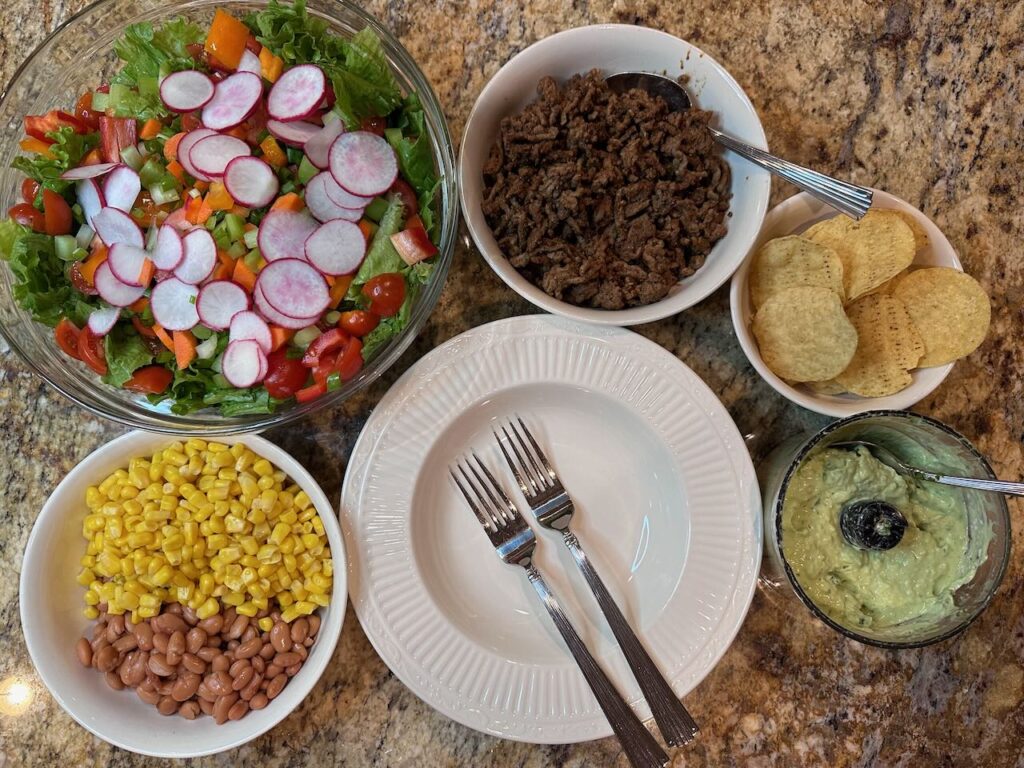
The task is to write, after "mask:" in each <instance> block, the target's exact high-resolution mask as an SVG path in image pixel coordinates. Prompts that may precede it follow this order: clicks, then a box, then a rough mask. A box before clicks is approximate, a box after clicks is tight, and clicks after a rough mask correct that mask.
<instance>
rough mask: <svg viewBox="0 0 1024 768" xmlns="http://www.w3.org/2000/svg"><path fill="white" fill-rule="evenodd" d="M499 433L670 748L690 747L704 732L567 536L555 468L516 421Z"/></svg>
mask: <svg viewBox="0 0 1024 768" xmlns="http://www.w3.org/2000/svg"><path fill="white" fill-rule="evenodd" d="M501 431H502V434H504V435H505V440H504V442H503V441H502V439H501V437H500V436H499V435H498V433H497V432H495V433H494V437H495V439H496V440H497V441H498V447H499V448H501V452H502V454H503V455H504V456H505V461H507V462H508V466H509V468H510V469H511V470H512V474H513V475H515V477H516V482H518V483H519V487H520V489H522V491H523V496H525V497H526V501H527V502H528V503H529V505H530V509H531V510H532V511H533V514H534V515H535V516H536V518H537V521H538V522H539V523H540V524H541V525H543V526H544V527H546V528H552V529H554V530H556V531H559V532H561V534H562V538H563V539H564V540H565V544H566V546H567V547H569V551H570V552H572V556H573V559H575V560H576V565H578V566H579V569H580V571H582V573H583V577H584V578H585V579H586V580H587V584H588V585H589V586H590V591H591V592H593V593H594V597H595V599H596V600H597V604H598V605H599V606H601V611H602V612H603V613H604V616H605V619H607V620H608V624H609V625H610V626H611V628H612V633H613V634H614V635H615V639H616V640H617V641H618V642H619V647H620V648H622V653H623V654H624V655H625V657H626V661H627V662H628V663H629V668H630V669H631V670H632V671H633V675H634V677H636V681H637V683H639V685H640V690H641V691H643V694H644V698H646V699H647V703H648V704H650V706H651V713H652V714H653V715H654V720H655V722H657V723H658V728H659V729H660V730H661V735H662V736H663V737H664V739H665V741H667V742H668V743H669V744H671V745H672V746H680V745H682V744H686V743H687V742H688V741H690V740H691V739H693V737H694V736H696V735H697V731H698V730H700V729H699V728H698V727H697V723H696V722H695V721H694V719H693V718H692V717H691V716H690V713H689V712H687V711H686V707H684V706H683V703H682V702H681V701H680V700H679V698H678V697H677V696H676V695H675V693H674V692H673V691H672V686H670V685H669V684H668V681H667V680H665V677H664V676H663V675H662V674H661V672H660V671H659V670H658V667H657V666H656V665H655V663H654V661H653V660H652V659H651V657H650V655H649V654H648V653H647V651H646V650H645V649H644V647H643V645H642V644H641V643H640V640H639V639H638V638H637V636H636V634H635V633H634V632H633V630H632V628H631V627H630V626H629V622H628V621H626V619H625V617H624V616H623V615H622V611H620V610H619V607H618V606H617V605H616V604H615V600H614V599H613V598H612V596H611V594H609V592H608V589H607V588H606V587H605V585H604V582H602V581H601V577H600V576H599V575H598V574H597V570H595V568H594V566H593V564H592V563H591V562H590V559H589V558H588V557H587V554H586V552H584V551H583V547H582V546H580V542H579V539H577V538H576V534H574V533H573V532H572V531H570V530H569V523H570V521H571V520H572V515H573V512H574V507H573V503H572V499H571V498H569V494H568V493H566V491H565V488H564V487H563V486H562V483H561V481H560V480H559V479H558V475H556V474H555V470H554V469H552V467H551V463H550V462H549V461H548V459H547V457H546V456H545V455H544V452H543V451H542V450H541V449H540V446H539V445H538V444H537V441H536V440H534V438H533V435H532V434H530V431H529V430H528V429H527V428H526V425H525V424H524V423H523V420H522V419H521V418H519V417H518V416H517V417H516V418H515V419H514V420H513V419H510V420H509V422H508V426H507V427H505V426H502V427H501ZM510 432H511V434H510ZM506 443H507V445H508V448H506ZM509 449H511V454H510V453H509ZM513 454H514V455H515V459H513Z"/></svg>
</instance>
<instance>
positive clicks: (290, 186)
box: [279, 179, 295, 195]
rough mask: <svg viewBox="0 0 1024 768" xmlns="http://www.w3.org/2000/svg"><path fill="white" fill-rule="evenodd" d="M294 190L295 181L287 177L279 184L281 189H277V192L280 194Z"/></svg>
mask: <svg viewBox="0 0 1024 768" xmlns="http://www.w3.org/2000/svg"><path fill="white" fill-rule="evenodd" d="M294 191H295V181H294V180H292V179H289V180H288V181H286V182H284V183H283V184H282V185H281V189H280V190H279V192H280V193H281V194H282V195H287V194H288V193H289V192H294Z"/></svg>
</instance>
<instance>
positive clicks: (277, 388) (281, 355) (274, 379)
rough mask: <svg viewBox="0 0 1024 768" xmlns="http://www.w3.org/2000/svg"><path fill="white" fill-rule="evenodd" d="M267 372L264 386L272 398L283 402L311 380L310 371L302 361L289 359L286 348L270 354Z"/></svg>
mask: <svg viewBox="0 0 1024 768" xmlns="http://www.w3.org/2000/svg"><path fill="white" fill-rule="evenodd" d="M267 371H268V373H267V377H266V378H265V379H264V380H263V386H265V387H266V388H267V392H268V393H270V396H271V397H276V398H279V399H282V400H283V399H285V398H287V397H291V396H292V395H294V394H295V393H296V392H298V391H299V390H300V389H302V386H303V385H304V384H305V383H306V380H307V379H308V378H309V369H308V368H306V366H304V365H303V364H302V361H301V360H296V359H294V358H289V357H288V354H287V351H286V348H285V347H281V349H278V350H277V351H275V352H271V353H270V357H269V358H267Z"/></svg>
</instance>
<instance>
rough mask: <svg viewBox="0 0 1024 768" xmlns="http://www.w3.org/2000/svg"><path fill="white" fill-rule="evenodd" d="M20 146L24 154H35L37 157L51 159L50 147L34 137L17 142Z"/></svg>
mask: <svg viewBox="0 0 1024 768" xmlns="http://www.w3.org/2000/svg"><path fill="white" fill-rule="evenodd" d="M18 146H20V147H21V148H22V149H23V150H25V151H26V152H35V153H36V154H37V155H42V156H43V157H53V153H52V152H51V151H50V145H49V144H47V143H46V142H45V141H43V140H41V139H37V138H35V137H34V136H27V137H25V138H24V139H22V140H21V142H19V144H18Z"/></svg>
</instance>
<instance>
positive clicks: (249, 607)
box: [235, 602, 259, 617]
mask: <svg viewBox="0 0 1024 768" xmlns="http://www.w3.org/2000/svg"><path fill="white" fill-rule="evenodd" d="M258 612H259V608H257V607H256V606H255V605H253V604H252V603H249V602H245V603H242V604H241V605H239V606H238V607H237V608H235V613H238V614H241V615H242V616H250V617H251V616H255V615H256V614H257V613H258Z"/></svg>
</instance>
